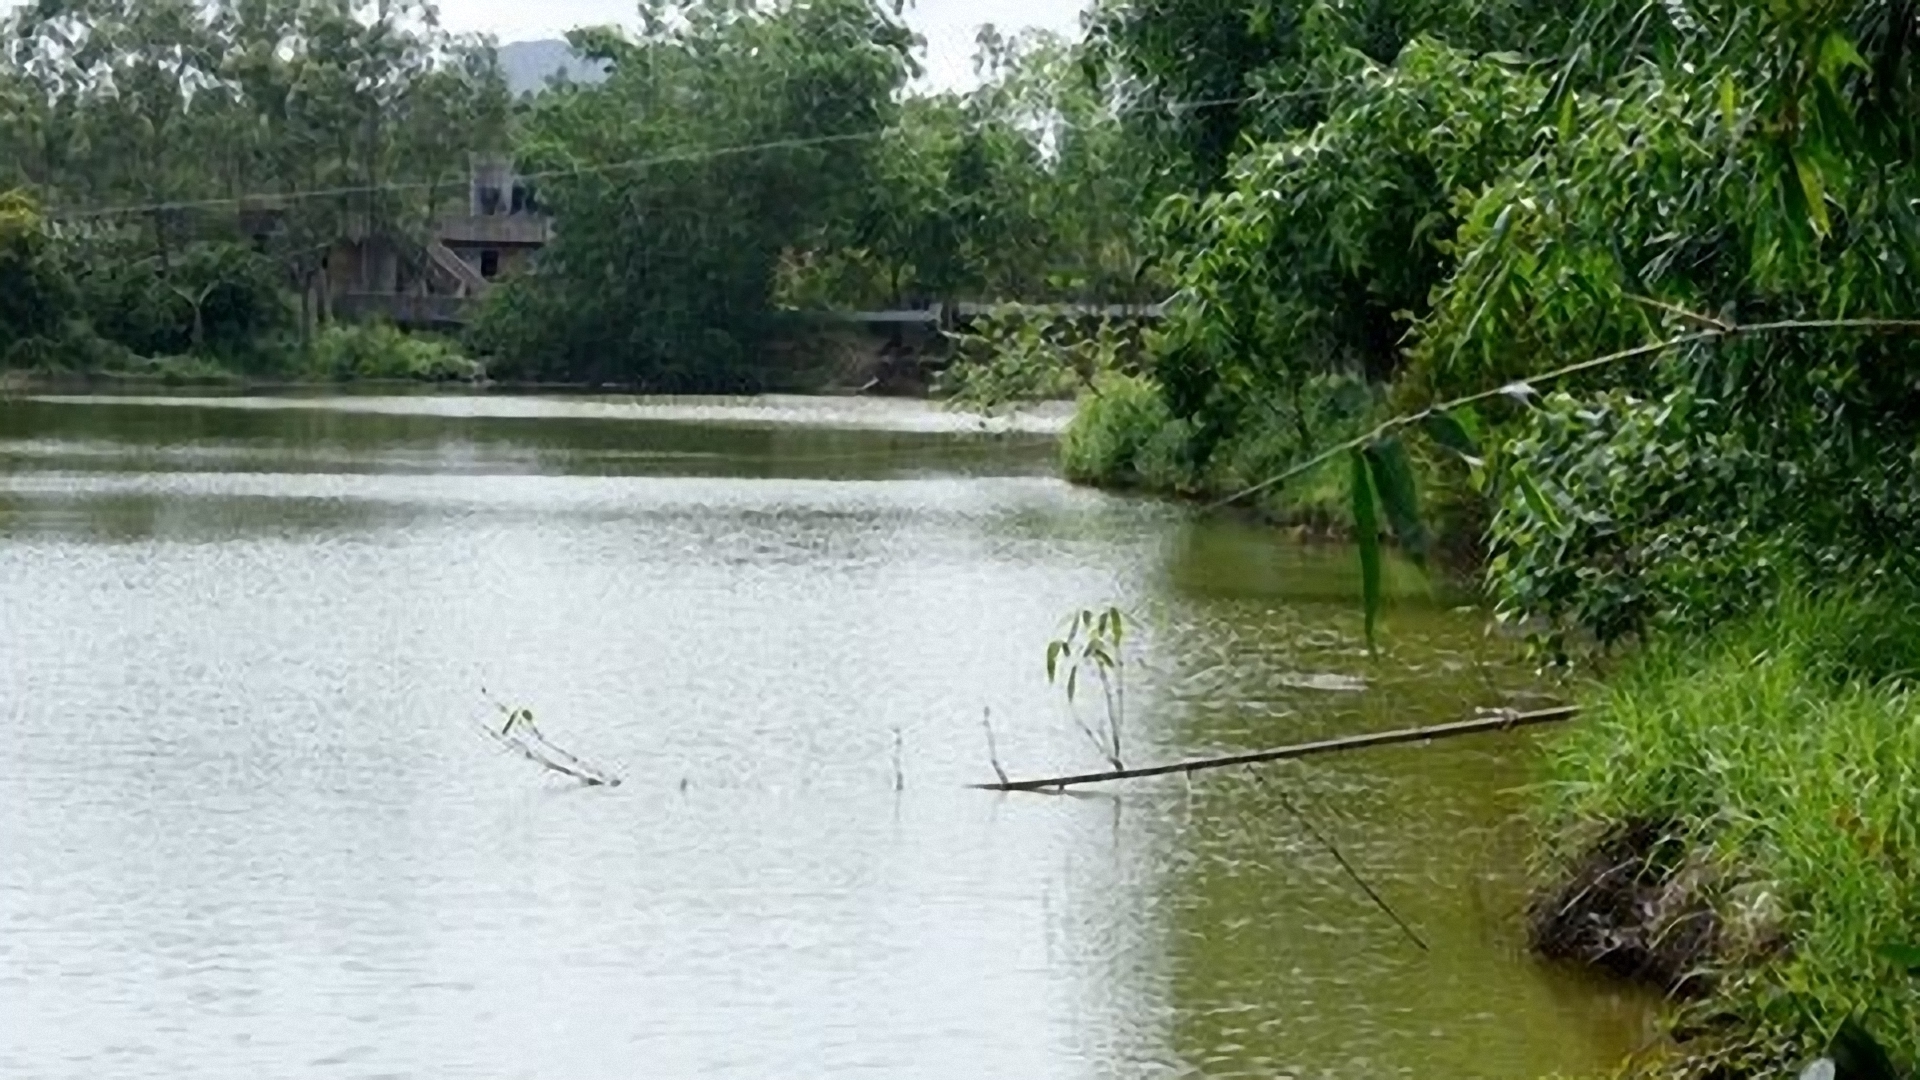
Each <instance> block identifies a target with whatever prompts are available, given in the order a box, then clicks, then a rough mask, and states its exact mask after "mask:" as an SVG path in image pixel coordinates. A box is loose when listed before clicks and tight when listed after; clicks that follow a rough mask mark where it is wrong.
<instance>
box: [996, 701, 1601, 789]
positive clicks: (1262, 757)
mask: <svg viewBox="0 0 1920 1080" xmlns="http://www.w3.org/2000/svg"><path fill="white" fill-rule="evenodd" d="M1578 715H1580V706H1578V705H1563V706H1561V707H1559V708H1555V709H1539V710H1536V711H1534V712H1523V713H1505V714H1503V715H1500V716H1489V717H1484V718H1482V719H1479V720H1461V721H1459V722H1457V723H1452V724H1435V725H1433V726H1431V727H1417V728H1406V729H1404V730H1401V731H1378V732H1374V733H1373V734H1371V735H1349V736H1347V737H1345V738H1341V739H1325V740H1322V741H1320V742H1310V743H1302V744H1300V745H1298V746H1283V747H1281V748H1280V749H1278V750H1262V751H1260V752H1258V753H1253V754H1235V755H1233V756H1231V757H1218V758H1202V759H1200V760H1198V761H1183V762H1181V763H1180V764H1178V765H1159V766H1155V767H1153V768H1151V769H1119V770H1115V771H1113V772H1100V773H1085V774H1083V775H1080V776H1056V777H1052V778H1050V779H1046V780H1009V781H1004V782H1002V783H998V784H974V785H973V787H974V788H975V789H976V790H979V791H1062V790H1065V789H1067V788H1070V787H1083V786H1085V785H1087V784H1101V783H1105V782H1107V781H1110V780H1142V779H1145V778H1146V777H1149V776H1172V775H1174V774H1176V773H1197V772H1206V771H1208V770H1210V769H1231V768H1234V767H1236V766H1240V765H1262V764H1265V763H1267V762H1269V761H1291V760H1293V759H1295V758H1306V757H1316V756H1318V755H1320V754H1337V753H1340V752H1342V751H1346V750H1365V749H1367V748H1368V747H1372V746H1397V745H1400V744H1402V743H1415V742H1427V741H1429V740H1432V739H1451V738H1454V737H1456V736H1460V735H1479V734H1483V733H1485V732H1490V731H1509V730H1512V729H1514V728H1524V727H1535V726H1537V725H1540V724H1557V723H1559V722H1561V721H1563V720H1571V719H1573V718H1574V717H1576V716H1578Z"/></svg>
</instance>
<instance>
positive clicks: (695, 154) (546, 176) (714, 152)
mask: <svg viewBox="0 0 1920 1080" xmlns="http://www.w3.org/2000/svg"><path fill="white" fill-rule="evenodd" d="M1331 93H1333V88H1331V87H1328V88H1321V89H1313V90H1296V91H1285V92H1281V93H1260V94H1248V95H1245V96H1243V97H1238V98H1211V99H1205V100H1200V101H1187V102H1168V103H1166V104H1164V105H1162V106H1161V107H1162V108H1164V109H1166V110H1167V111H1168V112H1171V113H1173V114H1175V115H1178V114H1180V113H1181V112H1193V111H1197V110H1200V109H1207V108H1221V107H1224V106H1228V105H1248V104H1252V103H1255V102H1261V103H1266V102H1274V101H1282V100H1288V99H1293V98H1305V97H1324V96H1326V95H1328V94H1331ZM998 122H1000V121H998V120H979V121H976V122H974V123H972V124H969V125H967V126H966V128H967V129H971V130H978V129H981V128H985V127H989V126H991V125H993V124H995V123H998ZM1052 126H1053V127H1055V128H1060V127H1065V128H1069V129H1072V128H1076V127H1077V128H1084V127H1086V126H1088V125H1084V124H1071V123H1059V124H1055V125H1052ZM903 130H904V129H903V128H901V127H898V126H890V127H884V128H875V129H873V130H870V131H855V132H845V133H842V134H838V135H815V136H809V137H805V138H792V139H771V140H768V141H766V142H757V143H746V144H742V145H738V146H722V147H701V148H689V149H685V150H676V151H669V152H667V153H661V154H652V155H648V156H645V157H636V158H628V159H626V160H624V161H611V162H603V163H600V164H597V165H577V166H570V167H567V168H562V169H545V170H538V171H534V172H528V173H521V174H519V176H520V177H521V178H522V179H527V180H551V179H555V178H564V177H575V176H591V175H596V174H599V173H609V172H619V171H622V170H627V169H645V168H649V167H652V166H657V165H679V164H686V163H688V162H696V161H715V160H720V159H723V158H730V157H742V156H746V155H749V154H761V153H772V152H777V151H781V150H810V149H815V148H818V147H822V146H834V145H841V144H849V143H857V142H869V141H872V140H876V139H883V138H886V137H887V136H889V135H894V134H898V133H900V132H901V131H903ZM445 183H446V181H444V180H439V181H433V180H408V181H389V182H385V183H379V184H360V185H349V186H341V187H329V188H309V189H306V190H295V191H284V192H281V191H261V192H254V193H250V194H246V195H226V196H217V197H212V198H205V199H175V200H168V201H161V202H147V203H123V204H116V205H110V206H92V207H72V208H64V209H62V208H56V209H53V210H50V211H49V212H48V214H47V216H48V217H50V218H55V219H60V220H74V219H79V218H101V217H123V216H134V215H141V214H158V213H168V212H171V211H177V210H216V209H220V208H223V207H228V206H242V205H245V204H248V203H269V204H270V203H287V202H301V201H305V200H309V199H334V198H341V197H344V196H350V195H375V194H382V193H387V192H400V191H424V190H427V189H430V188H434V187H441V186H444V185H445Z"/></svg>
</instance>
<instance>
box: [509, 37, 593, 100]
mask: <svg viewBox="0 0 1920 1080" xmlns="http://www.w3.org/2000/svg"><path fill="white" fill-rule="evenodd" d="M500 68H501V70H502V71H504V72H505V73H506V76H507V89H508V90H511V91H512V92H513V96H514V97H519V96H520V95H521V94H524V93H527V92H529V91H538V90H542V89H545V88H546V85H547V80H548V79H550V78H552V77H553V76H555V75H558V74H560V73H561V72H565V73H566V76H567V78H569V79H572V80H573V81H574V82H577V83H597V82H600V81H601V80H603V79H605V78H606V77H607V69H606V65H604V64H602V63H599V62H598V61H592V60H587V59H585V58H584V57H582V56H580V55H579V54H578V53H575V52H574V51H573V49H572V47H570V46H569V45H568V44H567V43H566V42H564V41H561V40H559V39H557V38H556V39H552V40H548V41H516V42H514V43H513V44H511V45H502V46H500Z"/></svg>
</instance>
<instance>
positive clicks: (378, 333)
mask: <svg viewBox="0 0 1920 1080" xmlns="http://www.w3.org/2000/svg"><path fill="white" fill-rule="evenodd" d="M303 374H304V375H305V376H306V377H307V378H311V379H332V380H338V381H343V382H344V381H346V380H349V379H392V380H413V381H417V382H453V381H457V380H470V379H475V378H478V377H480V376H481V375H482V374H484V369H483V368H482V367H481V366H480V365H479V364H477V363H475V362H474V361H472V360H469V359H467V358H466V357H464V356H462V355H460V353H459V351H458V350H456V349H455V348H454V347H453V346H451V345H449V344H447V343H446V342H444V341H440V340H437V339H434V338H427V337H415V336H413V335H411V334H407V333H405V332H404V331H401V330H399V329H398V328H396V327H394V326H391V325H388V324H386V323H369V324H364V325H355V324H336V325H333V326H329V327H327V328H325V329H324V330H322V331H321V332H320V333H319V334H318V335H317V336H316V337H315V338H314V341H313V345H312V347H311V348H310V350H309V351H308V355H307V358H306V362H305V367H304V371H303Z"/></svg>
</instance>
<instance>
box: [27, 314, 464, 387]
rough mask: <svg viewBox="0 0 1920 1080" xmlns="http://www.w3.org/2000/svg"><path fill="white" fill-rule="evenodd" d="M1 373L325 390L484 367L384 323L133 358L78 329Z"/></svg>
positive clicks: (431, 378) (431, 338)
mask: <svg viewBox="0 0 1920 1080" xmlns="http://www.w3.org/2000/svg"><path fill="white" fill-rule="evenodd" d="M25 359H26V360H28V361H29V362H27V363H23V364H19V365H16V366H14V367H13V368H11V369H10V370H8V371H7V372H6V374H7V375H8V377H9V378H10V379H11V380H12V381H14V382H18V383H33V382H53V383H63V382H71V381H76V380H78V381H85V382H101V383H109V384H111V383H120V382H125V383H141V384H150V383H158V384H161V385H166V386H223V385H242V384H259V383H271V384H327V383H344V382H362V381H367V382H415V383H447V382H472V381H476V380H480V379H484V378H485V376H486V368H485V366H484V365H483V364H481V363H480V362H478V361H475V360H471V359H469V358H467V357H466V356H465V355H463V354H462V352H461V350H460V349H459V347H458V346H457V345H455V344H454V343H453V342H451V341H449V340H447V339H445V338H441V337H438V336H435V335H429V334H410V333H407V332H406V331H403V330H400V329H398V328H396V327H393V326H388V325H383V324H377V323H376V324H365V325H360V324H345V323H338V324H334V325H331V326H326V327H323V328H321V329H320V331H319V332H318V333H316V334H315V335H314V336H313V339H312V340H311V341H310V342H308V343H307V344H305V345H302V344H301V343H300V342H298V341H296V340H293V339H291V338H289V339H273V340H265V341H258V342H253V343H251V344H250V345H249V347H248V348H247V349H245V350H243V351H234V350H226V351H209V352H205V353H194V354H188V355H182V356H153V357H148V356H140V355H138V354H136V353H133V352H131V351H129V350H127V349H124V348H120V347H118V346H114V345H112V344H111V343H108V342H105V341H103V340H101V339H99V338H97V337H94V336H92V335H91V334H88V333H86V332H85V331H84V329H75V330H74V331H73V332H72V333H70V334H69V335H67V337H66V338H63V339H59V340H54V341H49V342H47V343H46V344H45V346H44V347H42V348H39V349H37V350H34V351H32V353H31V354H30V355H29V356H27V357H25Z"/></svg>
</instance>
